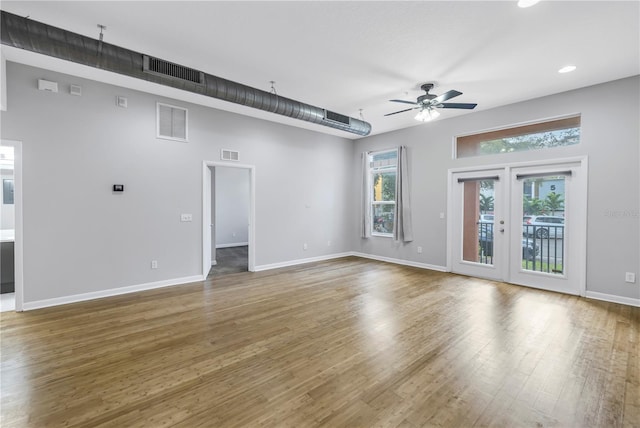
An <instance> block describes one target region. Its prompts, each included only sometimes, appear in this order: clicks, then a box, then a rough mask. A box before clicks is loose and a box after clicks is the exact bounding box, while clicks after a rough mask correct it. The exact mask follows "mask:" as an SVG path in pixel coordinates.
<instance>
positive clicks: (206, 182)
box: [202, 160, 256, 279]
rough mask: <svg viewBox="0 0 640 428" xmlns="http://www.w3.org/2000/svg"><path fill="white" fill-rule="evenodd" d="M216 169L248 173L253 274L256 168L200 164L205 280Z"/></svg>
mask: <svg viewBox="0 0 640 428" xmlns="http://www.w3.org/2000/svg"><path fill="white" fill-rule="evenodd" d="M216 167H224V168H240V169H246V170H248V171H249V226H248V227H249V258H248V270H249V272H255V264H256V263H255V254H256V251H255V236H256V233H255V224H256V222H255V217H256V204H255V199H256V194H255V188H256V167H255V165H246V164H231V163H226V162H216V161H206V160H205V161H203V162H202V277H203V279H206V278H207V275H208V274H209V270H210V269H211V245H212V243H211V194H212V189H211V169H210V168H216Z"/></svg>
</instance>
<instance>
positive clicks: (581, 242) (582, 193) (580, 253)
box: [446, 156, 589, 297]
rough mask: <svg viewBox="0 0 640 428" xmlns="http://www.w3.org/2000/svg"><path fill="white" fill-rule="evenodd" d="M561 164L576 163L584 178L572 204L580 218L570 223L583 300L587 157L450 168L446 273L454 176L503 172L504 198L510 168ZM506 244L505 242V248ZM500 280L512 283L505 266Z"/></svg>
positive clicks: (508, 215) (507, 213) (450, 245)
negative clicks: (580, 214) (468, 173)
mask: <svg viewBox="0 0 640 428" xmlns="http://www.w3.org/2000/svg"><path fill="white" fill-rule="evenodd" d="M564 164H579V168H580V171H581V173H582V175H583V177H582V179H581V180H579V181H578V182H577V183H576V184H575V188H574V193H575V194H576V195H577V197H578V200H577V201H576V202H575V205H574V207H575V208H574V210H575V211H576V212H578V213H582V216H579V217H580V218H577V219H575V220H574V221H573V225H572V231H573V234H575V235H576V248H575V249H574V251H575V252H576V254H575V256H576V263H577V266H576V270H575V272H576V277H577V278H576V280H577V281H578V294H579V295H580V296H582V297H585V296H586V291H587V199H588V171H589V168H588V156H576V157H569V158H560V159H546V160H545V159H542V160H536V161H526V162H513V163H502V164H491V165H477V166H468V167H461V168H451V169H449V170H448V171H447V212H448V213H449V215H448V216H447V263H446V270H447V272H453V260H454V259H453V257H454V250H453V245H454V242H453V236H454V227H455V225H454V221H453V220H454V216H453V209H454V201H453V194H454V193H453V190H454V186H455V185H456V184H457V183H454V179H453V178H454V174H456V173H465V172H477V173H480V174H481V173H482V172H483V171H489V170H495V169H503V170H504V171H505V180H504V181H505V183H504V185H505V187H504V188H503V189H502V192H503V194H504V195H509V197H510V195H511V193H512V192H511V179H510V178H508V177H511V171H512V170H513V169H518V168H527V167H550V168H553V167H554V166H560V165H564ZM508 205H509V206H506V207H505V216H506V218H511V204H508ZM506 244H507V243H506V242H505V245H506ZM510 253H511V252H510V250H509V249H508V248H505V252H504V253H503V254H510ZM502 272H503V277H502V281H504V282H511V277H510V276H511V273H510V269H508V266H505V268H504V269H503V270H502ZM536 288H540V289H546V288H543V287H536Z"/></svg>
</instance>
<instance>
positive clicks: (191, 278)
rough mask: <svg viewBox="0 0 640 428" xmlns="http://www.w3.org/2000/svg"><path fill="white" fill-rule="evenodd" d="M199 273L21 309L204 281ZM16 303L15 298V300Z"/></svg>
mask: <svg viewBox="0 0 640 428" xmlns="http://www.w3.org/2000/svg"><path fill="white" fill-rule="evenodd" d="M204 280H205V278H203V277H202V276H200V275H194V276H185V277H182V278H174V279H167V280H164V281H156V282H148V283H146V284H138V285H130V286H127V287H120V288H112V289H109V290H100V291H93V292H91V293H82V294H73V295H71V296H62V297H54V298H53V299H45V300H36V301H35V302H25V303H24V305H23V307H22V309H23V310H25V311H28V310H33V309H40V308H47V307H50V306H58V305H66V304H69V303H77V302H84V301H86V300H94V299H102V298H104V297H113V296H119V295H121V294H128V293H136V292H138V291H147V290H154V289H156V288H163V287H171V286H173V285H182V284H189V283H192V282H198V281H204ZM16 303H17V300H16Z"/></svg>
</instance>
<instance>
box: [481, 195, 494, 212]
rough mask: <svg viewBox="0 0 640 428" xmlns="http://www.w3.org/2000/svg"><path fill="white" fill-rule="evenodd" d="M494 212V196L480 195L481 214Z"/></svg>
mask: <svg viewBox="0 0 640 428" xmlns="http://www.w3.org/2000/svg"><path fill="white" fill-rule="evenodd" d="M488 212H493V196H485V195H483V194H482V193H480V213H482V214H486V213H488Z"/></svg>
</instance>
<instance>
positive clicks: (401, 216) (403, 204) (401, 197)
mask: <svg viewBox="0 0 640 428" xmlns="http://www.w3.org/2000/svg"><path fill="white" fill-rule="evenodd" d="M394 218H395V221H394V223H393V240H394V241H402V242H411V241H413V227H412V224H411V195H410V193H409V171H408V169H407V148H406V147H404V146H400V147H398V167H397V170H396V206H395V211H394Z"/></svg>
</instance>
